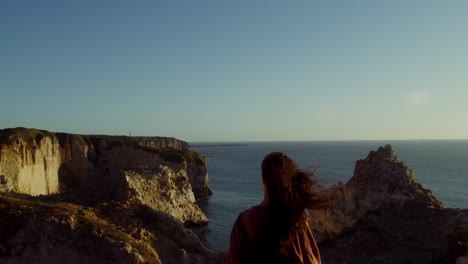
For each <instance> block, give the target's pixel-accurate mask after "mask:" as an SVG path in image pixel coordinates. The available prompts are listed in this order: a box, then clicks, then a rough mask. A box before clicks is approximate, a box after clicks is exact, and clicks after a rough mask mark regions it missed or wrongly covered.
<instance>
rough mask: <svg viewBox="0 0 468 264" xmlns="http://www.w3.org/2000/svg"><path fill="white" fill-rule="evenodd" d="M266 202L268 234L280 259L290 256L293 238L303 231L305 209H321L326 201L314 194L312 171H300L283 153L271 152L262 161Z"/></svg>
mask: <svg viewBox="0 0 468 264" xmlns="http://www.w3.org/2000/svg"><path fill="white" fill-rule="evenodd" d="M262 177H263V181H264V183H265V185H266V188H267V192H268V199H269V204H268V207H269V222H268V224H267V225H268V226H269V228H268V229H269V232H270V235H271V236H272V239H273V240H274V241H277V242H275V243H276V245H274V247H275V251H276V252H278V253H279V256H278V257H280V258H281V259H287V258H288V256H289V255H290V254H291V250H292V244H293V239H295V237H296V236H297V234H298V232H300V231H301V230H304V229H305V228H307V219H308V216H307V213H306V211H307V210H309V209H318V208H324V207H325V206H326V202H327V201H328V199H327V198H326V197H324V196H322V195H320V193H319V192H318V191H317V188H318V187H319V185H318V183H317V182H316V181H315V180H314V179H313V172H309V171H306V170H302V169H300V168H299V166H298V165H297V164H296V163H295V162H294V161H293V160H292V159H290V158H289V157H288V156H287V155H286V154H284V153H281V152H272V153H270V154H268V155H267V156H266V157H265V158H264V160H263V162H262Z"/></svg>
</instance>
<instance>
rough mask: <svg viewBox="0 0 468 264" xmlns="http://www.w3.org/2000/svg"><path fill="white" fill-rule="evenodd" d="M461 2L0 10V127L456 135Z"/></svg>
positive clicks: (466, 124) (463, 47) (293, 135)
mask: <svg viewBox="0 0 468 264" xmlns="http://www.w3.org/2000/svg"><path fill="white" fill-rule="evenodd" d="M467 14H468V1H456V0H454V1H430V0H424V1H422V0H421V1H417V0H416V1H406V0H405V1H374V0H372V1H266V0H265V1H255V0H253V1H252V0H245V1H243V0H241V1H219V0H216V1H167V0H164V1H162V0H161V1H94V0H93V1H85V0H80V1H71V0H60V1H42V0H41V1H22V0H3V1H0V34H1V35H0V36H1V41H0V89H1V93H0V113H1V114H0V128H7V127H16V126H24V127H34V128H40V129H46V130H50V131H63V132H71V133H85V134H117V135H122V134H128V131H129V130H131V131H132V134H133V135H155V136H173V137H177V138H181V139H184V140H187V141H256V140H267V141H276V140H354V139H359V140H365V139H421V138H426V139H434V138H436V139H453V138H458V139H459V138H468V15H467Z"/></svg>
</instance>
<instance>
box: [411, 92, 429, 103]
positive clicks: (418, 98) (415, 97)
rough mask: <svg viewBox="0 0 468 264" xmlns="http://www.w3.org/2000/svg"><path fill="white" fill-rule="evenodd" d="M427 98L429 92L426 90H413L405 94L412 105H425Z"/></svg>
mask: <svg viewBox="0 0 468 264" xmlns="http://www.w3.org/2000/svg"><path fill="white" fill-rule="evenodd" d="M429 99H430V98H429V94H428V93H427V92H426V91H413V92H411V93H410V94H409V95H408V96H407V102H408V104H409V105H412V106H423V105H427V104H428V103H429Z"/></svg>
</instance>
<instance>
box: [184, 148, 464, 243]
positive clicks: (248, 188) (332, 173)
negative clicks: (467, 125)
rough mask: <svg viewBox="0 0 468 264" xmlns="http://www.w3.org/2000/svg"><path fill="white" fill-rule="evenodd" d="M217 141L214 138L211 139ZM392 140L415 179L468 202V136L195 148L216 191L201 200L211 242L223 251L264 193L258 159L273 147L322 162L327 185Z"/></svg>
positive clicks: (453, 203)
mask: <svg viewBox="0 0 468 264" xmlns="http://www.w3.org/2000/svg"><path fill="white" fill-rule="evenodd" d="M210 144H213V143H210ZM386 144H390V145H392V147H393V149H394V151H395V154H396V155H397V156H398V157H399V158H400V160H402V161H403V162H404V163H405V164H406V165H407V166H408V167H410V168H412V169H413V171H414V172H415V177H416V181H418V182H419V183H421V184H422V185H423V186H424V187H425V188H427V189H430V190H432V191H433V192H434V193H435V195H436V197H437V198H438V199H439V200H440V201H442V202H443V203H444V205H445V207H452V208H466V207H468V140H417V141H416V140H415V141H334V142H331V141H330V142H326V141H317V142H248V143H246V145H243V146H217V147H201V146H200V147H191V149H192V150H194V151H197V152H199V153H201V154H202V155H204V156H205V157H206V159H207V162H208V175H209V186H210V188H211V190H212V191H213V195H212V196H210V197H207V198H203V199H201V200H199V201H198V204H199V205H200V207H201V208H202V210H203V211H204V212H205V214H206V215H207V217H208V218H209V220H210V223H209V224H208V233H207V236H206V239H207V243H208V246H209V247H210V248H212V249H214V250H217V251H220V252H225V251H227V249H228V247H229V237H230V232H231V228H232V225H233V224H234V221H235V220H236V218H237V216H238V214H239V213H240V212H242V211H243V210H245V209H247V208H249V207H251V206H253V205H256V204H258V203H259V202H261V200H262V198H263V186H262V183H261V173H260V164H261V161H262V160H263V157H264V156H265V155H266V154H268V153H269V152H271V151H282V152H285V153H287V154H288V155H289V156H290V157H291V158H293V159H294V160H295V161H296V162H297V163H298V164H299V165H300V166H301V167H302V168H307V169H312V168H313V167H314V165H315V164H317V165H318V171H317V180H318V181H319V183H321V184H322V185H323V186H324V187H329V186H331V185H332V184H334V183H337V182H338V181H342V182H346V181H347V180H349V179H350V178H351V177H352V176H353V173H354V165H355V162H356V160H359V159H363V158H365V157H367V155H368V153H369V151H370V150H376V149H377V148H378V147H379V146H384V145H386Z"/></svg>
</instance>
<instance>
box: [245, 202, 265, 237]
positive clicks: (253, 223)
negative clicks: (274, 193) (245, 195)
mask: <svg viewBox="0 0 468 264" xmlns="http://www.w3.org/2000/svg"><path fill="white" fill-rule="evenodd" d="M267 217H268V207H266V206H262V205H256V206H252V207H250V208H249V209H247V210H245V211H243V212H242V213H241V214H240V216H239V218H240V219H239V220H240V221H242V225H243V226H244V228H245V230H246V232H247V234H248V237H249V238H252V237H254V236H256V234H257V233H258V232H259V231H260V230H261V228H262V226H264V224H265V221H266V219H267Z"/></svg>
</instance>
